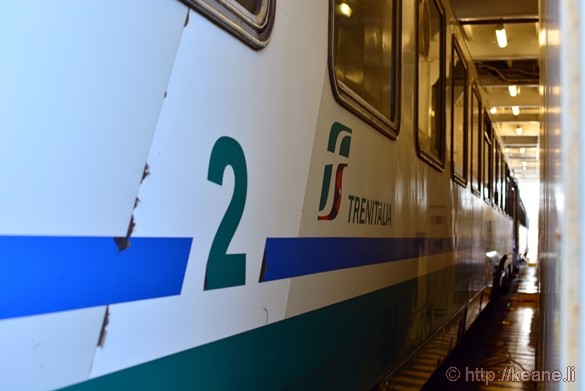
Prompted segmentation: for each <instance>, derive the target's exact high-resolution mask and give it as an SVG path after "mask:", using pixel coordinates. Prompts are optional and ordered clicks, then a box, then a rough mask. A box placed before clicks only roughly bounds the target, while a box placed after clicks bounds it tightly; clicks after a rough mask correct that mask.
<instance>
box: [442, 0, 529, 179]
mask: <svg viewBox="0 0 585 391" xmlns="http://www.w3.org/2000/svg"><path fill="white" fill-rule="evenodd" d="M451 3H452V6H453V9H454V11H455V14H456V15H457V19H458V20H459V22H460V23H461V25H462V26H463V30H464V32H465V37H466V40H467V46H468V47H469V50H470V52H471V55H472V57H473V60H474V62H475V66H476V68H477V70H478V72H479V78H480V83H481V85H482V88H484V89H485V91H486V93H487V96H488V99H489V105H490V107H491V113H492V116H493V119H494V123H495V125H496V129H497V132H498V133H499V135H500V136H501V139H502V142H503V145H504V148H505V154H506V155H507V160H508V164H509V165H510V168H511V169H512V170H513V171H514V172H515V175H516V178H517V179H518V181H519V182H532V183H534V182H537V181H538V180H539V173H538V169H539V163H538V146H539V134H540V122H539V119H540V118H539V116H540V103H541V102H540V93H539V70H540V66H539V55H540V47H539V23H538V0H514V1H510V0H482V1H470V0H451ZM497 31H498V34H502V31H505V36H506V42H505V44H504V42H498V38H497V35H496V32H497Z"/></svg>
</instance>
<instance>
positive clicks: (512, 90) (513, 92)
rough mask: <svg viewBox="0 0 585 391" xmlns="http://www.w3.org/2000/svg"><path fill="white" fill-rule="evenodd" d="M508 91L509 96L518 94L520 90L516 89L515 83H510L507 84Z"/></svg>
mask: <svg viewBox="0 0 585 391" xmlns="http://www.w3.org/2000/svg"><path fill="white" fill-rule="evenodd" d="M508 92H509V93H510V96H512V97H513V96H516V95H518V93H519V92H520V90H519V89H518V87H517V86H516V85H515V84H512V85H509V86H508Z"/></svg>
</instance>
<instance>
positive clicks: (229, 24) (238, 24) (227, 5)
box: [181, 0, 276, 50]
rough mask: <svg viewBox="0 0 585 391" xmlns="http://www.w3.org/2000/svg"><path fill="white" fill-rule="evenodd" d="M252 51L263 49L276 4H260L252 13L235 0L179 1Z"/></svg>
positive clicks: (271, 1) (270, 0) (272, 0)
mask: <svg viewBox="0 0 585 391" xmlns="http://www.w3.org/2000/svg"><path fill="white" fill-rule="evenodd" d="M181 1H182V2H183V3H184V4H186V5H187V6H188V7H190V8H192V9H194V10H196V11H198V12H199V13H200V14H202V15H203V16H205V17H206V18H207V19H209V20H211V21H212V22H213V23H215V24H217V25H218V26H220V27H221V28H222V29H224V30H226V31H227V32H229V33H230V34H232V35H233V36H235V37H236V38H238V39H239V40H240V41H242V42H244V43H245V44H246V45H248V46H249V47H251V48H252V49H254V50H260V49H263V48H265V47H266V46H267V45H268V43H269V41H270V36H271V33H272V27H273V26H274V17H275V12H276V0H260V1H261V2H262V4H261V5H260V9H259V11H258V13H252V12H250V11H249V10H247V9H246V8H245V7H244V6H243V5H241V4H239V3H238V2H237V1H236V0H181Z"/></svg>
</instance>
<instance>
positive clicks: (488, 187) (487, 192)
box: [482, 110, 494, 205]
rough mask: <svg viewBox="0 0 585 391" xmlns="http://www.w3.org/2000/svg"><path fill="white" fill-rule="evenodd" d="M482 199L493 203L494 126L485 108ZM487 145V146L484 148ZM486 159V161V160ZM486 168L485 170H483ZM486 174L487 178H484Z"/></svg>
mask: <svg viewBox="0 0 585 391" xmlns="http://www.w3.org/2000/svg"><path fill="white" fill-rule="evenodd" d="M483 128H484V129H483V147H484V148H483V164H482V169H483V170H484V171H483V175H482V177H483V186H482V188H483V199H484V201H485V202H487V203H488V204H490V205H492V204H493V176H494V173H493V171H494V145H493V143H494V136H493V135H494V127H493V123H492V120H491V118H490V117H489V115H488V114H487V111H486V110H483ZM486 146H487V148H486ZM485 159H487V162H486V160H485ZM485 170H487V172H486V171H485ZM485 176H487V178H485Z"/></svg>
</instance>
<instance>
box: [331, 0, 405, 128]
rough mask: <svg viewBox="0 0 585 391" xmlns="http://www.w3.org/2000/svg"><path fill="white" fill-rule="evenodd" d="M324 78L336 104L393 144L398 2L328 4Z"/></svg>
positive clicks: (397, 85)
mask: <svg viewBox="0 0 585 391" xmlns="http://www.w3.org/2000/svg"><path fill="white" fill-rule="evenodd" d="M330 4H331V9H330V32H329V73H330V77H331V87H332V89H333V94H334V95H335V98H336V99H337V101H338V102H339V103H340V104H342V105H343V106H345V107H346V108H348V109H349V110H351V111H352V112H353V113H355V114H356V115H358V116H359V117H360V118H362V119H363V120H364V121H366V122H368V123H369V124H371V125H372V126H373V127H375V128H376V129H378V130H379V131H381V132H382V133H384V134H385V135H387V136H389V137H391V138H393V139H395V138H396V137H397V136H398V124H399V119H400V118H399V117H400V115H399V114H400V110H399V97H400V82H399V74H400V63H401V52H402V49H401V38H400V31H401V30H400V29H401V27H400V26H401V21H400V19H401V18H400V15H401V12H400V8H399V4H400V2H399V1H398V0H362V1H354V2H349V1H343V0H331V3H330Z"/></svg>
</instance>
